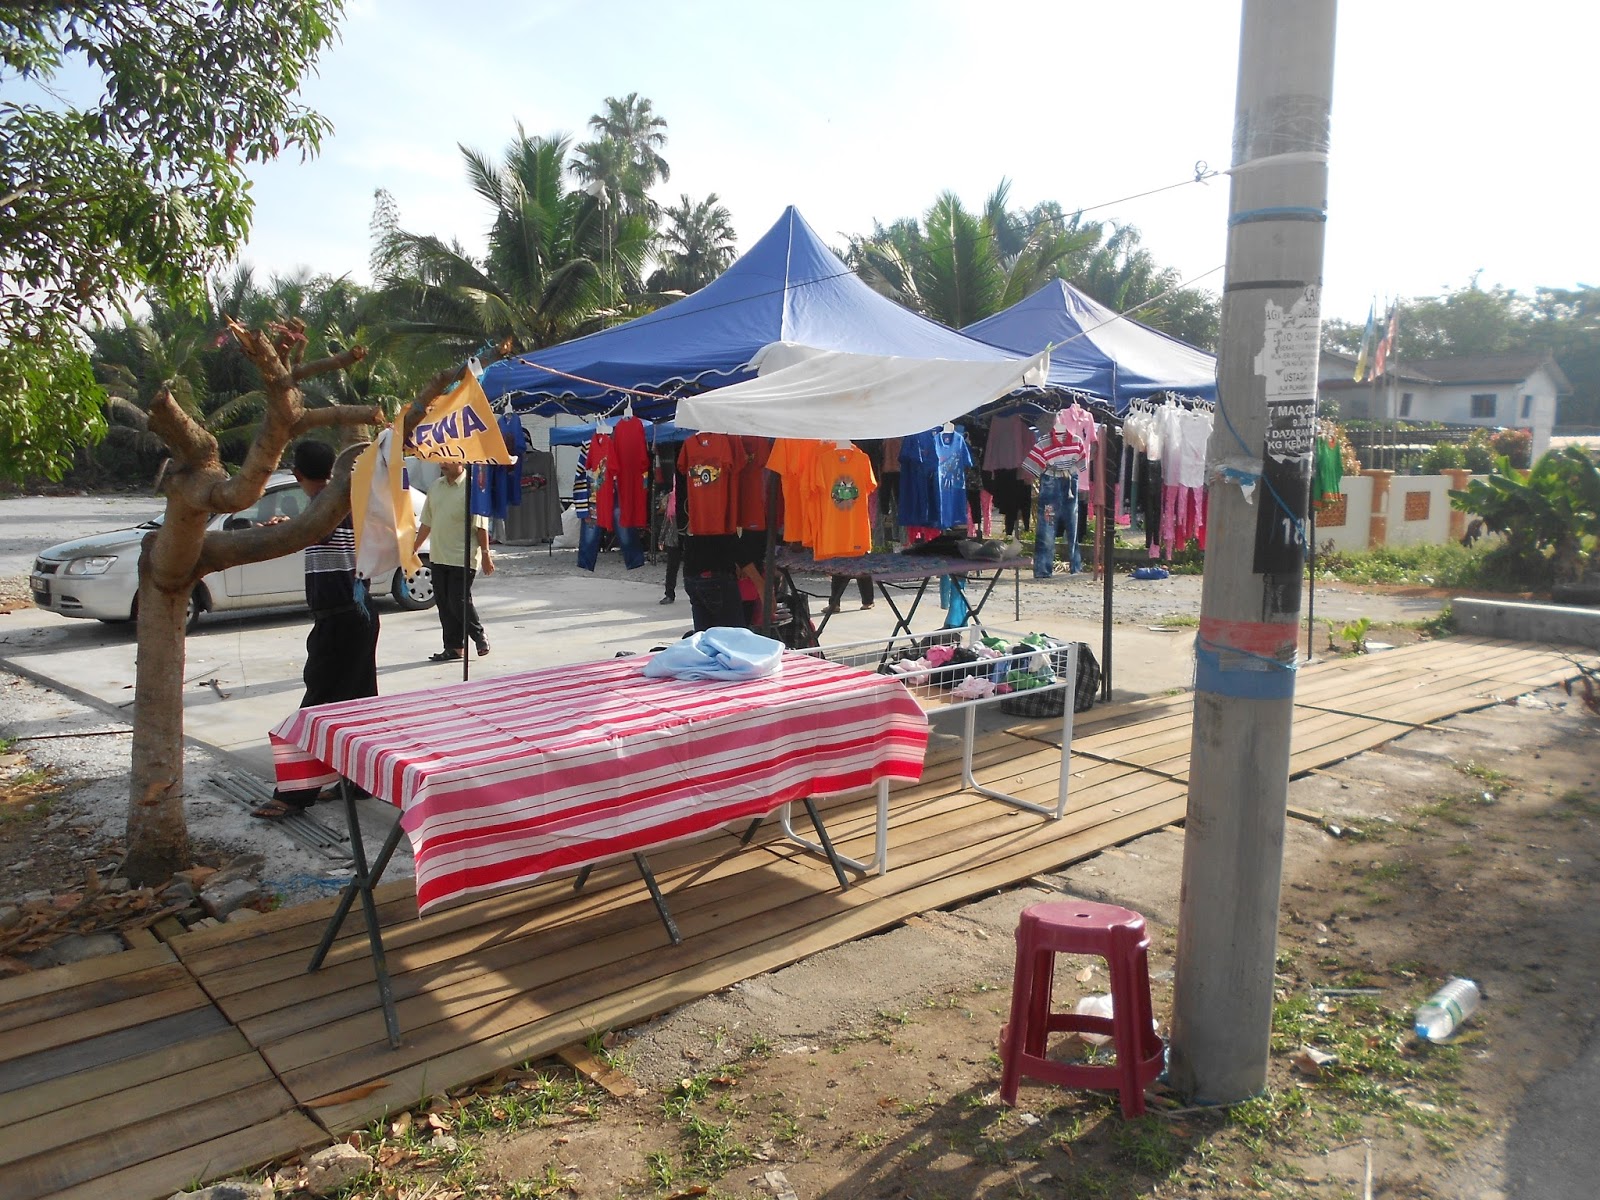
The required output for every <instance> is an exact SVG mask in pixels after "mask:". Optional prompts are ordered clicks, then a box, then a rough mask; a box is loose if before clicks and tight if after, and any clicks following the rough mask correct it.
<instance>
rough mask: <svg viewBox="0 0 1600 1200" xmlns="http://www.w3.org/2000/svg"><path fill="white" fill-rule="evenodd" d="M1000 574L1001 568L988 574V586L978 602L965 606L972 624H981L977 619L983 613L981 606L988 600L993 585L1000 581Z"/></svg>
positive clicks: (1001, 572)
mask: <svg viewBox="0 0 1600 1200" xmlns="http://www.w3.org/2000/svg"><path fill="white" fill-rule="evenodd" d="M1002 574H1004V571H1003V570H996V571H995V573H994V574H993V575H991V576H989V586H988V587H986V588H984V589H983V595H982V596H980V597H978V602H977V603H976V604H969V605H968V606H967V613H968V620H969V621H970V622H971V623H972V624H973V625H982V624H983V622H982V621H981V620H980V619H979V618H980V617H981V616H982V615H983V606H984V605H985V604H987V603H988V602H989V593H990V592H992V591H994V585H995V584H997V583H999V582H1000V576H1001V575H1002Z"/></svg>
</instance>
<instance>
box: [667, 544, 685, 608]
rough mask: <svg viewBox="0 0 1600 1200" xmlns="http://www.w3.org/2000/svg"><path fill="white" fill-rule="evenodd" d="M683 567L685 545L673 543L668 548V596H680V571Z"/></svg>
mask: <svg viewBox="0 0 1600 1200" xmlns="http://www.w3.org/2000/svg"><path fill="white" fill-rule="evenodd" d="M682 566H683V545H682V543H680V542H673V543H672V544H671V545H669V546H668V547H667V588H666V594H667V595H668V596H676V595H677V594H678V569H679V568H680V567H682Z"/></svg>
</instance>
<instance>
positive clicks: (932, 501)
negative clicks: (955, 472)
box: [900, 430, 939, 526]
mask: <svg viewBox="0 0 1600 1200" xmlns="http://www.w3.org/2000/svg"><path fill="white" fill-rule="evenodd" d="M938 497H939V455H938V452H937V450H936V448H935V447H934V444H933V432H932V431H931V430H930V431H928V432H925V433H918V434H914V435H913V436H911V437H908V438H902V439H901V441H900V524H901V525H906V526H911V525H923V526H938V524H939V499H938Z"/></svg>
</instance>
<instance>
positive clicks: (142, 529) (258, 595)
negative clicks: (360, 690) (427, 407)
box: [29, 472, 433, 629]
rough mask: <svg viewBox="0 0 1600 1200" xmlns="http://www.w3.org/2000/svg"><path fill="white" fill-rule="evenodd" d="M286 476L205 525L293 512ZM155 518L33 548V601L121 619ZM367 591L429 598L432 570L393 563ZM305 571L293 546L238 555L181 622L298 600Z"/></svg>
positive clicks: (414, 494) (413, 603)
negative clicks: (248, 557)
mask: <svg viewBox="0 0 1600 1200" xmlns="http://www.w3.org/2000/svg"><path fill="white" fill-rule="evenodd" d="M411 499H412V506H413V510H414V511H415V512H417V513H421V511H422V502H423V501H424V500H425V499H426V497H425V496H423V495H422V493H420V492H418V491H417V490H416V489H415V488H412V489H411ZM309 503H310V497H308V496H307V495H306V494H305V493H304V492H303V491H301V490H300V485H299V484H298V483H296V482H295V480H294V476H293V475H289V474H285V473H281V472H280V473H278V474H275V475H273V476H272V478H271V479H269V480H268V481H267V490H266V491H265V492H264V493H262V496H261V499H260V500H258V501H256V502H255V503H254V504H252V505H251V506H250V507H249V508H246V509H242V510H241V511H239V512H236V513H218V514H217V515H216V516H214V517H213V518H212V519H211V523H210V524H209V525H208V526H207V527H206V528H207V529H218V530H221V529H247V528H249V527H250V526H251V525H260V524H265V523H266V522H267V521H270V520H271V519H272V518H273V517H276V516H284V517H293V516H295V515H296V514H298V513H299V512H300V511H301V510H302V509H303V508H305V506H306V505H307V504H309ZM160 524H161V520H160V518H157V519H155V520H153V521H146V522H145V523H144V524H143V525H137V526H135V527H134V528H132V529H119V530H117V531H116V532H115V533H101V534H96V535H95V536H94V537H86V538H77V539H75V540H74V541H70V542H62V543H61V544H60V545H57V546H51V547H50V548H49V549H48V550H44V551H41V552H40V554H39V556H38V557H37V558H36V559H34V561H33V574H32V576H31V577H30V579H29V584H30V588H31V590H32V592H33V603H34V605H35V607H37V608H44V609H48V610H49V611H51V612H53V613H60V614H61V615H62V616H63V617H93V618H94V619H95V620H97V621H129V620H132V619H133V618H134V617H136V616H137V615H138V592H139V547H140V544H141V543H142V542H143V541H144V537H145V534H147V533H149V532H150V531H151V530H152V529H156V528H158V527H159V526H160ZM372 590H373V592H374V593H375V594H376V595H379V596H393V597H394V601H395V603H396V604H398V605H399V606H400V607H401V608H403V609H408V610H415V609H422V608H431V607H432V606H433V573H432V571H431V570H430V569H429V567H428V563H427V559H426V558H424V559H423V564H422V569H421V570H420V571H418V572H417V573H416V574H414V575H409V576H408V575H407V574H406V573H405V572H404V571H399V570H397V571H396V572H395V573H394V576H393V578H391V579H380V580H376V581H375V582H374V584H373V589H372ZM305 602H306V576H305V565H304V552H303V551H299V550H297V551H295V552H294V553H293V554H285V555H283V556H281V557H279V558H274V559H269V560H268V561H266V562H254V563H243V564H241V565H240V566H237V567H229V568H227V569H226V570H223V571H217V572H215V573H214V574H211V575H207V576H206V577H205V578H204V579H202V580H201V581H200V582H199V583H198V584H196V585H195V589H194V591H193V592H192V593H191V594H190V596H189V628H191V629H193V628H194V626H195V624H196V623H197V622H198V621H199V619H200V614H201V613H204V612H225V611H234V610H238V609H247V608H282V607H287V606H291V605H293V606H298V607H302V608H303V607H304V606H305Z"/></svg>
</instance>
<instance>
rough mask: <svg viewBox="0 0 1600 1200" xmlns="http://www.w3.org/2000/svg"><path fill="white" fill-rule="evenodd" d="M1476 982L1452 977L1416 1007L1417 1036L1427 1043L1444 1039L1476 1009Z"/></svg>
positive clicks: (1478, 997)
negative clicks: (1427, 1041)
mask: <svg viewBox="0 0 1600 1200" xmlns="http://www.w3.org/2000/svg"><path fill="white" fill-rule="evenodd" d="M1480 999H1482V997H1481V996H1480V995H1479V994H1478V985H1477V984H1475V983H1473V982H1472V980H1470V979H1452V980H1450V981H1449V982H1447V983H1446V984H1445V985H1444V986H1443V987H1442V988H1440V989H1439V990H1438V991H1437V992H1435V993H1434V994H1433V995H1431V996H1429V997H1428V999H1427V1000H1426V1001H1425V1002H1424V1003H1423V1004H1422V1007H1420V1008H1418V1009H1417V1019H1416V1028H1417V1036H1418V1037H1421V1038H1427V1039H1428V1040H1429V1041H1430V1042H1442V1041H1444V1040H1445V1039H1447V1038H1448V1037H1449V1036H1450V1035H1451V1034H1452V1033H1454V1032H1455V1031H1456V1030H1457V1029H1460V1028H1461V1026H1462V1025H1464V1024H1466V1022H1467V1020H1468V1018H1470V1017H1471V1016H1472V1014H1473V1013H1475V1012H1477V1011H1478V1001H1479V1000H1480Z"/></svg>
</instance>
